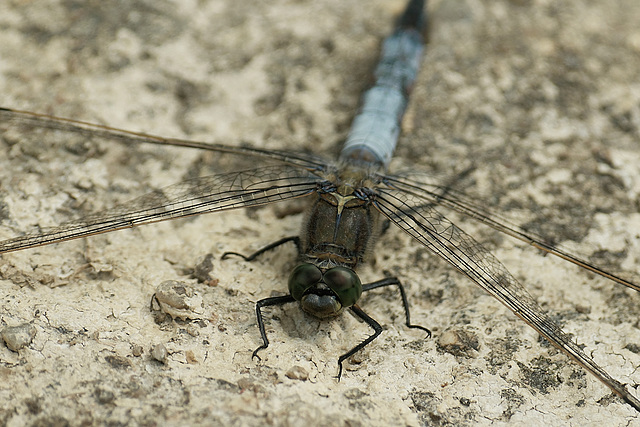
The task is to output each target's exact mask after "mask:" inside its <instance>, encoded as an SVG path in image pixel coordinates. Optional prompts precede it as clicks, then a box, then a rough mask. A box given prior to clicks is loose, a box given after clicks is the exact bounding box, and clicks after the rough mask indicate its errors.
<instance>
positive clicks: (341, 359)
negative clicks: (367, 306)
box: [337, 304, 382, 381]
mask: <svg viewBox="0 0 640 427" xmlns="http://www.w3.org/2000/svg"><path fill="white" fill-rule="evenodd" d="M349 308H350V309H351V311H353V313H354V314H355V315H356V316H358V317H359V318H361V319H362V320H364V321H365V323H366V324H367V325H369V326H371V328H372V329H373V334H371V335H369V337H367V339H366V340H364V341H362V342H361V343H360V344H358V345H357V346H355V347H353V348H352V349H351V350H349V351H347V352H346V353H345V354H343V355H342V356H340V357H339V358H338V376H337V378H338V381H340V377H341V376H342V362H344V361H345V360H347V359H348V358H349V357H351V356H352V355H354V354H355V353H356V352H358V351H360V350H362V349H363V348H364V347H365V346H366V345H367V344H369V343H370V342H371V341H373V340H375V339H376V338H378V336H379V335H380V334H381V333H382V326H380V323H378V322H376V320H375V319H373V318H372V317H371V316H369V315H368V314H367V313H365V312H364V311H362V309H361V308H360V307H358V305H357V304H355V305H352V306H351V307H349Z"/></svg>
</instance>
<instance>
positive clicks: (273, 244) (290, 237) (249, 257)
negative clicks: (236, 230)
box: [220, 236, 300, 261]
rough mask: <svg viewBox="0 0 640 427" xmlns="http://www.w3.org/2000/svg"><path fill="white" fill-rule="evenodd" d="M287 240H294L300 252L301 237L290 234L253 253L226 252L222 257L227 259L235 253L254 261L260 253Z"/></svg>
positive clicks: (246, 259)
mask: <svg viewBox="0 0 640 427" xmlns="http://www.w3.org/2000/svg"><path fill="white" fill-rule="evenodd" d="M287 242H293V243H295V245H296V248H298V252H300V237H298V236H289V237H285V238H282V239H280V240H278V241H276V242H273V243H271V244H269V245H267V246H265V247H264V248H261V249H259V250H257V251H256V252H254V253H252V254H251V255H248V256H247V255H243V254H241V253H238V252H225V253H223V254H222V257H220V258H221V259H226V258H227V257H228V256H229V255H235V256H239V257H240V258H242V259H244V260H245V261H253V260H254V259H256V258H257V257H259V256H260V255H262V254H263V253H265V252H268V251H270V250H271V249H275V248H277V247H278V246H280V245H283V244H285V243H287Z"/></svg>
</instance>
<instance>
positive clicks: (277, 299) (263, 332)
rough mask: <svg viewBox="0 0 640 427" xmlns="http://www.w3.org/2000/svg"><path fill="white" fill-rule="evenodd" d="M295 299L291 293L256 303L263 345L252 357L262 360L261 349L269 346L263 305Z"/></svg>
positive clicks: (281, 303) (279, 303)
mask: <svg viewBox="0 0 640 427" xmlns="http://www.w3.org/2000/svg"><path fill="white" fill-rule="evenodd" d="M295 301H296V300H295V299H293V297H292V296H291V295H284V296H280V297H271V298H265V299H261V300H260V301H258V302H257V303H256V318H257V319H258V329H260V336H262V345H261V346H260V347H258V348H256V349H255V350H254V351H253V354H252V355H251V357H252V358H254V357H256V358H258V360H262V359H260V356H258V352H259V351H260V350H264V349H265V348H267V347H269V339H268V338H267V331H266V330H265V328H264V319H263V318H262V311H261V309H262V307H270V306H272V305H283V304H288V303H290V302H295Z"/></svg>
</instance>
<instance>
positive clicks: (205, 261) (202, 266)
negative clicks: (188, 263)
mask: <svg viewBox="0 0 640 427" xmlns="http://www.w3.org/2000/svg"><path fill="white" fill-rule="evenodd" d="M212 270H213V255H212V254H206V255H205V256H204V257H202V258H200V259H198V263H197V264H196V266H195V267H194V269H193V273H191V277H193V278H194V279H197V280H198V283H207V284H209V283H211V282H212V281H213V280H214V279H213V278H212V277H211V275H210V274H209V273H211V271H212Z"/></svg>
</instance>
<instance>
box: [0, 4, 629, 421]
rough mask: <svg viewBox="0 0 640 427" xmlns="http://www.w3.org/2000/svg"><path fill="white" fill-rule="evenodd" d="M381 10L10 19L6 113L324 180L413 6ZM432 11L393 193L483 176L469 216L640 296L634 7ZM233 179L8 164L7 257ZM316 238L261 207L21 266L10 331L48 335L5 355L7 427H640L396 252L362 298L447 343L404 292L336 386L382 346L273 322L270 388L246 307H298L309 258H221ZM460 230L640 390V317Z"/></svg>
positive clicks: (3, 40)
mask: <svg viewBox="0 0 640 427" xmlns="http://www.w3.org/2000/svg"><path fill="white" fill-rule="evenodd" d="M363 4H364V2H362V1H356V0H349V1H345V0H321V1H306V0H277V1H270V2H263V1H251V2H249V1H244V2H238V1H233V0H224V1H223V0H211V1H207V0H203V1H197V2H196V1H174V2H169V1H163V2H158V1H131V2H120V1H110V0H107V1H92V2H74V1H71V0H67V1H53V0H52V1H34V2H25V1H18V0H8V1H3V2H2V3H1V4H0V106H6V107H12V108H22V109H27V110H31V111H37V112H43V113H51V114H55V115H60V116H66V117H73V118H77V119H83V120H87V121H92V122H98V123H104V124H109V125H112V126H116V127H122V128H125V129H131V130H140V131H146V132H150V133H155V134H159V135H166V136H179V137H188V138H192V139H199V140H207V141H218V142H226V143H229V144H241V143H251V144H253V145H256V146H261V147H268V148H296V149H300V150H304V149H308V150H313V151H315V152H318V153H324V154H327V155H331V154H332V153H334V152H335V151H336V149H337V147H339V144H340V142H341V141H342V140H343V139H344V137H345V134H346V131H347V130H348V126H349V123H350V120H351V119H352V117H353V115H354V112H355V111H356V109H357V105H358V99H359V95H360V93H361V92H362V91H363V90H364V89H365V88H366V87H367V85H368V84H369V82H370V77H369V75H370V74H369V73H370V70H371V69H372V66H373V65H374V63H375V61H376V58H377V55H378V47H379V43H380V41H381V39H382V37H383V36H384V35H385V34H387V32H388V31H389V29H390V24H391V16H393V14H395V13H397V12H398V11H399V10H400V9H401V8H402V7H403V2H402V1H382V0H375V1H371V0H370V1H367V2H366V4H367V6H368V9H366V10H361V9H360V7H362V5H363ZM429 8H430V12H431V21H432V28H431V32H430V45H429V48H428V52H427V54H426V56H425V58H424V62H423V69H422V72H421V74H420V77H419V79H418V81H417V83H416V87H415V91H414V97H413V99H412V104H411V106H410V110H409V112H408V117H407V120H406V121H405V123H404V133H405V136H404V137H403V139H402V141H401V146H400V148H399V150H398V159H397V160H396V162H395V163H394V167H395V168H396V169H401V168H404V167H418V168H420V169H421V170H425V171H430V172H432V173H434V174H435V175H437V176H441V177H443V179H444V180H447V179H448V178H451V177H455V176H456V175H457V174H459V173H460V172H461V171H464V170H466V169H467V168H469V167H472V166H474V167H475V168H474V169H473V171H472V172H471V173H470V174H468V175H466V176H465V177H463V178H461V179H460V180H458V181H457V185H458V186H460V187H462V188H464V189H465V191H466V192H467V193H469V194H473V195H475V196H477V197H478V198H480V199H482V200H485V201H486V203H487V204H489V205H494V206H498V207H500V209H501V210H503V211H506V212H507V213H508V214H509V215H510V216H512V217H516V218H518V220H519V221H521V222H522V223H523V224H527V226H528V227H530V228H531V229H532V230H535V231H537V232H540V233H544V234H546V235H548V236H551V237H552V238H553V239H555V240H556V241H557V242H561V243H563V244H567V245H574V246H576V247H578V248H580V250H581V251H582V252H583V253H585V254H587V255H591V254H597V255H598V256H599V257H600V259H601V261H602V262H607V263H609V264H612V265H615V266H617V267H618V268H620V269H624V270H630V271H638V267H639V266H640V237H639V235H638V233H639V231H638V230H640V214H638V207H639V206H640V147H639V146H638V140H639V136H640V131H639V129H640V83H639V82H638V77H637V76H638V70H640V27H639V26H638V25H637V23H638V22H639V21H640V3H638V2H637V1H636V0H617V1H609V2H597V1H579V0H567V1H563V2H553V1H546V0H535V1H531V2H525V1H516V0H512V1H506V0H501V1H490V2H489V1H487V2H482V1H474V0H467V1H462V0H460V1H458V0H455V1H441V2H433V4H431V5H430V6H429ZM224 162H231V160H230V159H223V163H224ZM219 163H220V162H216V161H215V159H213V158H212V156H210V155H208V154H202V153H199V152H194V151H191V150H177V149H166V150H161V149H158V148H157V147H137V146H132V147H123V146H122V145H118V144H116V143H107V142H104V141H100V142H88V141H83V140H65V139H62V140H61V139H60V138H58V139H57V140H43V139H38V138H34V139H30V140H27V141H25V140H20V138H18V142H16V140H11V141H6V140H4V141H2V140H0V218H1V220H2V222H1V223H0V237H2V238H9V237H11V236H14V235H16V234H17V233H19V232H20V231H24V230H29V229H33V228H35V227H38V226H42V227H44V226H50V225H54V224H57V223H60V222H63V221H65V220H67V219H70V218H72V217H73V216H74V215H78V214H82V213H87V212H92V211H99V210H101V209H104V208H105V207H107V206H111V205H113V204H114V203H117V202H122V201H126V200H127V199H131V198H133V197H135V196H136V195H140V194H144V193H145V192H147V191H149V190H151V189H154V188H159V187H162V186H165V185H169V184H172V183H175V182H179V181H180V180H183V179H187V178H189V177H193V176H197V175H202V174H207V173H213V171H215V170H217V168H219V167H220V165H219ZM414 165H416V166H414ZM234 167H235V166H234ZM297 212H298V210H297V206H295V205H294V206H270V207H266V208H262V209H257V210H255V209H254V210H247V211H238V212H232V213H228V214H218V215H210V216H203V217H198V218H192V219H188V220H181V221H172V222H169V223H162V224H157V225H151V226H146V227H142V228H139V229H134V230H128V231H122V232H118V233H114V234H111V235H105V236H97V237H94V238H90V239H86V240H80V241H75V242H68V243H65V244H60V245H57V246H54V247H45V248H39V249H34V250H28V251H24V252H17V253H12V254H7V255H3V256H2V257H1V258H0V279H1V280H0V298H1V303H0V328H5V327H7V326H17V325H22V324H27V325H31V327H30V328H29V327H25V328H24V329H25V330H24V333H26V334H29V333H30V332H31V333H33V332H35V337H34V338H33V341H32V342H31V343H30V344H29V345H28V346H26V347H24V348H22V349H20V350H18V351H12V350H10V349H9V348H8V347H6V346H5V345H0V380H1V381H0V424H3V425H8V426H21V425H74V426H75V425H92V424H95V425H98V424H100V425H102V424H111V425H119V424H130V425H156V424H160V425H185V424H189V425H209V424H225V425H231V424H233V425H257V424H272V425H283V426H286V425H302V424H303V423H306V424H308V425H323V424H326V425H332V426H334V425H362V426H364V425H391V424H394V425H401V424H404V425H488V424H492V423H493V424H515V425H518V424H520V425H524V424H526V425H576V426H578V425H579V426H583V425H595V424H600V425H604V424H607V425H640V421H639V420H638V418H639V417H640V416H639V414H638V413H636V412H635V411H634V410H632V409H631V408H629V407H628V406H626V405H625V404H623V403H622V402H621V401H620V400H619V399H617V398H615V397H612V395H611V393H610V392H609V390H608V389H607V388H606V387H604V386H603V385H601V384H600V383H599V382H598V381H597V380H595V379H594V378H593V377H592V376H591V375H590V374H587V373H586V372H585V371H584V370H582V369H581V368H580V367H578V366H577V365H575V364H574V363H573V362H571V361H570V360H569V359H568V358H567V357H566V356H564V355H563V354H562V353H560V352H558V351H557V350H555V349H554V348H553V347H550V346H549V345H548V344H547V343H546V342H544V341H542V340H540V339H539V337H538V335H537V334H536V333H535V332H534V331H533V330H531V328H529V327H528V326H527V325H526V324H524V323H523V322H521V321H520V320H519V319H517V318H516V317H515V316H513V315H512V314H510V313H509V312H507V310H506V309H503V308H502V306H501V305H500V304H499V303H497V302H496V301H494V300H493V299H492V298H491V297H489V296H487V295H485V294H484V293H483V292H482V291H481V290H479V289H477V288H476V287H475V286H474V285H473V284H471V283H470V282H469V281H468V280H466V279H465V278H464V277H462V276H460V275H459V274H457V273H456V272H455V271H454V270H453V269H452V268H450V267H449V266H447V265H444V264H443V263H442V262H440V261H438V260H437V259H435V258H434V257H433V256H431V255H430V254H429V253H428V252H427V251H426V250H425V249H423V248H421V247H419V246H418V245H417V244H415V243H413V242H411V241H410V240H409V238H408V237H407V236H405V235H403V234H402V233H400V232H398V231H396V230H391V231H390V232H388V233H387V234H386V235H384V236H383V238H382V239H381V240H382V241H381V242H380V244H379V246H378V251H377V252H376V253H375V254H374V255H373V259H372V261H373V262H372V263H371V264H370V265H369V266H367V267H365V268H364V269H363V270H362V277H363V278H364V280H374V279H376V278H380V277H381V276H383V275H384V274H392V275H397V276H398V277H400V278H401V279H402V280H403V281H404V282H405V283H406V285H407V289H408V293H409V298H410V301H411V303H412V307H413V312H412V314H413V318H414V320H415V322H417V323H419V324H422V325H425V326H428V327H429V328H430V329H432V331H433V333H434V337H433V338H432V339H429V340H423V339H422V338H423V337H422V335H421V334H420V333H418V332H416V331H412V330H407V328H405V327H404V325H403V322H402V312H401V309H400V307H399V303H398V300H397V296H396V295H395V293H393V292H391V291H388V292H379V293H377V294H375V295H371V296H368V297H366V298H365V299H364V300H363V302H362V306H363V307H364V308H365V309H366V310H367V312H368V313H370V314H371V315H372V316H374V317H375V318H376V319H378V320H379V321H380V323H381V324H383V326H384V328H385V331H384V333H383V335H382V336H381V337H380V338H379V339H378V340H377V341H376V342H375V343H374V344H372V345H371V346H369V347H368V348H367V349H366V350H365V351H364V352H362V354H359V355H357V357H356V358H355V359H354V360H352V361H351V362H350V363H349V364H347V366H346V372H345V373H344V376H343V379H342V381H341V382H340V383H338V382H336V381H335V380H334V378H333V377H334V376H335V374H336V359H337V356H338V355H339V354H341V353H342V352H344V351H345V350H346V349H348V348H350V346H352V345H353V344H354V343H355V342H356V341H358V340H359V339H361V338H363V337H364V336H365V335H366V334H367V333H368V330H367V328H366V327H365V325H363V324H361V323H359V322H358V321H357V320H356V319H354V318H353V317H352V316H350V315H348V314H347V315H344V316H342V317H341V318H340V319H338V320H336V321H334V322H318V321H316V320H314V319H311V318H309V317H308V316H306V315H304V314H302V313H301V312H300V311H299V310H298V309H297V307H295V306H293V305H292V306H290V307H283V308H275V309H272V310H269V312H268V315H267V323H268V331H269V336H270V337H271V342H272V345H271V347H270V348H269V349H268V350H267V351H265V352H263V353H262V358H263V360H262V362H260V363H257V362H256V361H254V360H252V359H251V351H252V350H253V349H254V348H255V347H257V346H258V345H259V343H260V337H259V334H258V331H257V328H256V321H255V317H254V308H253V307H254V303H255V301H257V300H258V299H261V298H264V297H267V296H270V295H272V293H273V292H281V291H283V290H284V289H285V282H286V278H287V275H288V271H289V270H290V268H291V267H292V266H293V264H294V261H295V250H294V248H292V247H283V248H281V249H278V250H276V251H273V252H271V253H269V254H267V255H265V256H264V257H263V258H261V259H260V260H259V261H257V262H254V263H252V264H247V263H245V262H242V261H241V260H238V259H231V260H226V261H220V255H221V254H222V253H223V252H224V251H227V250H237V251H245V252H250V251H252V250H255V249H257V248H259V247H261V246H263V245H265V244H267V243H269V242H272V241H274V240H277V239H278V238H280V237H283V236H288V235H292V234H295V233H297V231H298V228H299V224H300V221H301V214H299V213H297ZM460 225H461V226H462V228H464V229H466V230H467V231H469V232H470V233H472V234H473V235H474V236H476V237H477V238H478V239H479V240H480V241H482V242H484V243H486V245H487V246H488V247H489V248H490V249H491V250H492V251H493V252H494V253H495V254H496V255H497V256H498V257H499V258H500V259H501V260H502V261H503V262H504V263H505V264H506V265H507V267H508V268H509V269H510V270H511V271H512V272H513V274H514V275H515V276H516V277H517V278H518V279H519V280H521V281H522V282H523V283H524V284H525V286H527V288H528V289H530V291H531V292H532V293H533V295H534V296H535V297H536V298H537V299H538V301H539V302H540V303H541V304H542V305H543V307H545V309H548V310H550V311H551V312H552V313H553V314H554V318H555V319H556V320H558V321H559V322H561V323H562V324H563V325H564V326H565V327H566V328H567V330H568V331H570V332H572V333H574V334H575V336H576V338H577V339H578V341H579V342H581V343H584V344H585V346H586V350H587V352H589V353H590V354H592V355H593V357H594V358H595V359H596V360H597V361H598V362H599V363H600V364H601V365H602V366H603V367H605V368H606V369H607V370H608V371H609V372H610V373H611V374H612V375H613V376H614V377H616V378H618V379H620V380H621V381H623V382H630V383H636V382H640V375H639V374H638V372H637V371H636V367H637V366H639V365H640V350H639V349H640V330H638V323H637V322H638V320H637V319H638V318H640V312H639V311H640V308H639V307H640V304H639V303H640V296H638V295H634V294H633V293H631V292H629V291H626V290H623V289H621V288H620V287H619V286H616V285H614V284H612V283H609V282H607V281H606V280H604V279H601V278H599V277H595V276H593V275H590V274H587V273H585V272H582V271H579V270H578V269H577V268H575V267H572V266H570V265H567V263H565V262H563V261H561V260H558V259H553V257H543V256H541V254H540V253H538V252H537V251H536V250H534V249H532V248H529V247H526V246H523V245H520V244H516V243H514V242H512V241H511V240H510V239H509V238H506V237H502V236H500V235H498V234H497V233H495V232H493V231H490V230H486V229H485V228H482V227H479V226H477V225H476V224H474V223H472V222H470V221H464V220H461V221H460ZM207 254H212V255H213V257H212V258H211V262H212V270H211V272H210V273H209V276H210V278H211V280H209V281H205V282H202V283H201V282H198V280H196V279H194V278H192V275H191V274H190V271H192V270H193V268H194V267H195V266H196V265H198V264H201V262H202V260H203V258H204V257H205V256H206V255H207ZM166 280H178V281H182V282H184V283H185V285H184V292H183V293H182V294H179V295H185V294H186V295H189V298H187V301H186V302H187V306H186V308H184V309H183V310H184V311H183V312H180V313H178V314H180V315H181V316H182V317H186V318H187V319H185V320H182V319H180V318H177V319H176V320H170V319H166V318H165V319H163V318H161V316H158V315H157V314H154V313H153V312H152V311H151V310H150V305H152V304H151V297H152V295H153V294H154V292H156V291H157V289H158V288H159V287H160V285H161V283H163V282H164V281H166ZM170 290H171V289H169V291H170ZM165 296H166V299H165V300H164V301H165V302H166V301H171V299H170V298H169V297H170V296H171V295H168V296H167V295H166V293H165ZM179 298H182V296H180V297H179ZM155 305H157V303H156V304H155ZM447 331H451V332H453V333H454V334H450V333H448V332H447ZM443 334H444V336H445V337H446V336H452V335H457V336H459V337H461V338H460V340H461V341H460V347H459V348H458V349H457V350H455V351H454V350H451V349H450V350H449V351H445V350H444V349H443V348H442V347H441V346H439V345H438V343H439V342H443V338H442V337H443ZM9 341H10V342H17V341H16V339H9ZM152 349H153V350H152ZM163 349H164V350H163ZM158 359H160V360H158Z"/></svg>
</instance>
